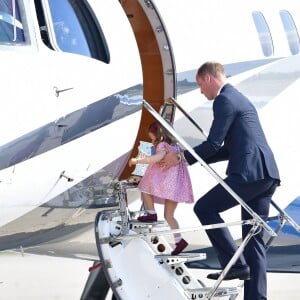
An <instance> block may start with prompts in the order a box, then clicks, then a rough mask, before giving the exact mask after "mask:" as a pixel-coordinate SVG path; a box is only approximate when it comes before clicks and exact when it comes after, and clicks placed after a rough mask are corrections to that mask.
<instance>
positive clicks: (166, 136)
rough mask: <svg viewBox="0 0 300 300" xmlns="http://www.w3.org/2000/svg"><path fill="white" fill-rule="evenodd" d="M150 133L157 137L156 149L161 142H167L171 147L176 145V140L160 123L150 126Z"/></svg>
mask: <svg viewBox="0 0 300 300" xmlns="http://www.w3.org/2000/svg"><path fill="white" fill-rule="evenodd" d="M148 132H149V133H150V132H151V133H152V134H153V135H154V136H155V141H154V147H156V146H157V145H158V143H160V142H166V143H168V144H170V145H171V144H174V143H176V140H175V138H174V137H173V136H172V135H171V134H170V133H169V132H168V131H167V130H166V129H165V128H164V127H163V126H162V125H161V124H160V123H159V122H158V121H154V122H153V123H151V124H150V126H149V128H148Z"/></svg>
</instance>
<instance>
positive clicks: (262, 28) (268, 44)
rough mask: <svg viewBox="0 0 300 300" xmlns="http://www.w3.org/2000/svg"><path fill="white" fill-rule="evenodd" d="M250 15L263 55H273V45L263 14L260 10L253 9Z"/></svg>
mask: <svg viewBox="0 0 300 300" xmlns="http://www.w3.org/2000/svg"><path fill="white" fill-rule="evenodd" d="M252 17H253V21H254V24H255V27H256V30H257V33H258V37H259V41H260V45H261V48H262V51H263V54H264V56H267V57H268V56H271V55H273V54H274V46H273V40H272V35H271V32H270V29H269V26H268V24H267V22H266V19H265V17H264V15H263V14H262V13H261V12H260V11H254V12H252Z"/></svg>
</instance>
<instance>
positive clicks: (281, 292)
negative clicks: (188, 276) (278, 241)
mask: <svg viewBox="0 0 300 300" xmlns="http://www.w3.org/2000/svg"><path fill="white" fill-rule="evenodd" d="M91 266H92V261H90V260H82V259H76V258H57V257H51V256H48V255H36V254H29V253H26V252H25V253H24V252H14V251H4V252H0V299H1V300H20V299H22V300H40V299H43V300H76V299H78V300H79V299H80V297H81V294H82V290H83V288H84V286H85V283H86V280H87V277H88V275H89V267H91ZM213 271H214V270H203V269H193V272H195V274H196V276H197V278H199V279H201V281H202V282H203V283H204V284H205V285H206V286H212V284H213V282H212V281H211V280H208V279H206V275H207V274H208V273H211V272H213ZM299 282H300V274H299V273H268V300H285V299H289V300H296V299H299V293H300V286H299ZM239 283H241V282H240V281H238V280H232V281H227V282H226V283H225V282H224V284H225V285H226V286H237V285H238V284H239ZM229 284H230V285H229ZM225 285H224V286H225ZM108 299H109V300H111V296H110V295H109V294H108V297H107V300H108ZM222 299H224V298H222ZM242 299H243V295H242V292H241V293H240V295H239V296H238V298H237V300H242ZM141 300H142V299H141Z"/></svg>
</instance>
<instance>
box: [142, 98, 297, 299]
mask: <svg viewBox="0 0 300 300" xmlns="http://www.w3.org/2000/svg"><path fill="white" fill-rule="evenodd" d="M168 104H172V105H174V106H175V107H177V108H178V109H179V110H180V111H181V112H182V113H183V114H184V116H185V117H187V119H188V120H189V121H190V122H191V123H192V124H193V125H194V126H195V127H196V128H197V129H198V130H199V131H200V132H201V134H203V135H204V137H205V138H207V135H206V133H205V131H204V130H203V129H202V128H201V127H200V126H199V125H198V123H197V122H195V120H193V119H192V118H191V116H189V115H188V114H187V113H186V112H185V110H184V109H183V108H182V107H181V106H180V105H179V104H178V102H177V101H176V100H175V99H174V98H170V99H168V101H166V105H168ZM144 107H145V108H146V109H147V110H148V111H149V112H150V113H151V114H152V115H153V117H154V118H155V119H156V120H158V121H159V122H160V123H161V124H162V126H164V127H165V128H166V129H167V130H168V131H169V132H170V133H171V134H172V135H173V136H174V137H175V138H176V139H177V141H178V142H179V143H180V144H181V145H182V146H183V147H184V148H185V149H187V150H188V151H189V152H190V153H191V154H192V155H193V156H194V158H195V159H196V160H197V161H198V162H199V163H200V164H201V166H202V167H204V168H205V169H206V171H208V173H209V174H210V175H212V176H213V177H214V178H215V179H216V180H217V182H218V183H219V184H220V185H222V186H223V187H224V189H225V190H227V191H228V192H229V193H230V194H231V195H232V196H233V197H234V198H235V199H236V201H237V202H238V203H239V204H240V205H241V206H242V207H243V208H244V209H245V210H246V211H247V212H248V213H249V214H250V215H251V216H252V218H253V219H252V222H253V224H252V225H253V226H252V228H251V230H250V231H249V233H248V235H247V236H246V237H245V238H244V240H243V241H242V243H241V245H240V246H239V247H238V249H237V251H236V253H235V254H234V256H233V257H232V259H231V260H230V261H229V263H228V265H227V266H226V267H225V268H224V270H223V271H222V273H221V274H220V276H219V278H218V280H217V281H216V283H215V285H214V286H213V287H212V288H211V289H209V291H208V292H207V294H206V295H205V297H206V298H205V299H211V297H212V296H214V295H215V294H216V292H217V290H218V288H219V286H220V284H221V282H222V281H223V279H224V277H225V276H226V274H227V273H228V271H229V270H230V268H231V267H232V266H233V265H234V263H235V262H236V260H237V259H238V257H239V256H240V255H241V254H242V252H243V250H244V248H245V246H246V245H247V243H248V242H249V240H250V239H251V237H252V236H253V235H254V234H256V233H257V230H261V229H264V230H265V231H266V232H267V233H268V234H269V236H270V238H269V240H268V242H267V243H266V247H269V246H270V245H271V243H272V241H273V240H274V238H275V237H276V236H277V233H278V232H279V231H280V230H281V228H282V227H283V226H284V224H285V223H286V222H288V223H290V225H291V226H293V227H294V228H295V229H296V230H297V231H298V232H300V226H299V225H298V224H297V223H296V222H295V221H294V220H293V219H292V218H291V217H290V216H289V215H288V214H287V213H286V212H285V211H284V210H282V209H280V207H279V206H278V205H277V204H276V203H275V202H274V201H272V202H271V204H272V205H273V206H274V207H275V209H276V210H277V211H278V212H279V215H278V216H277V219H279V220H280V223H279V225H278V227H277V228H276V230H275V231H274V230H273V229H272V228H271V227H270V226H269V225H268V224H267V223H266V222H265V221H264V220H263V219H262V218H261V217H260V216H259V215H258V214H256V213H255V212H254V211H253V210H252V209H251V208H250V207H249V206H248V205H247V204H246V202H244V201H243V199H241V198H240V197H239V196H238V195H237V194H236V193H235V192H234V191H233V190H232V189H231V188H230V187H229V186H228V185H227V184H226V183H225V182H224V181H223V179H222V178H221V177H220V176H219V175H218V174H217V173H216V172H215V171H214V170H213V169H212V168H211V167H210V166H209V165H208V164H206V163H205V162H204V161H203V160H202V158H201V157H200V156H199V155H198V154H197V153H196V152H195V151H194V149H193V148H192V147H191V146H190V145H189V144H188V143H187V142H186V141H185V140H184V139H183V138H182V137H181V136H180V135H179V134H178V133H177V132H176V131H175V130H174V129H173V127H172V126H171V125H170V124H169V123H168V122H167V121H166V120H165V119H164V118H163V117H162V115H161V114H159V113H158V112H157V111H156V110H154V108H153V107H152V106H151V105H150V104H149V103H148V102H147V101H146V100H144ZM162 111H163V109H162ZM272 219H274V217H273V218H272ZM242 222H243V221H242ZM225 225H226V224H225Z"/></svg>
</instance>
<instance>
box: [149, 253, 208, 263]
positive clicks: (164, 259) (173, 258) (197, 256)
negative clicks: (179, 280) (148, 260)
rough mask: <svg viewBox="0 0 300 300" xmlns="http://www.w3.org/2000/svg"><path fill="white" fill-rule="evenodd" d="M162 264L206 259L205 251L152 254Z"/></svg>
mask: <svg viewBox="0 0 300 300" xmlns="http://www.w3.org/2000/svg"><path fill="white" fill-rule="evenodd" d="M154 257H155V258H156V259H158V261H159V262H160V263H161V264H162V263H165V264H168V265H175V264H179V263H185V262H190V261H195V260H204V259H206V253H180V254H178V255H171V254H158V255H155V256H154Z"/></svg>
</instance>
